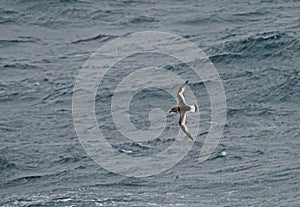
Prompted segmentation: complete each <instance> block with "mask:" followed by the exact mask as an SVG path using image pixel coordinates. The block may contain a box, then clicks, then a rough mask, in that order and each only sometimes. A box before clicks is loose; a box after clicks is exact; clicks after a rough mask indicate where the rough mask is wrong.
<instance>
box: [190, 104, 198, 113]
mask: <svg viewBox="0 0 300 207" xmlns="http://www.w3.org/2000/svg"><path fill="white" fill-rule="evenodd" d="M190 107H191V112H196V111H197V109H198V108H197V106H196V105H190Z"/></svg>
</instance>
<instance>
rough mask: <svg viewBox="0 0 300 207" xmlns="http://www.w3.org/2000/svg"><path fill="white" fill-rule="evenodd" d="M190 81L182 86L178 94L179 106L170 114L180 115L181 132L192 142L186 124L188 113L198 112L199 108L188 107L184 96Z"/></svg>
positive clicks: (194, 106)
mask: <svg viewBox="0 0 300 207" xmlns="http://www.w3.org/2000/svg"><path fill="white" fill-rule="evenodd" d="M188 82H189V81H188V80H187V81H186V82H185V83H184V84H182V86H181V87H180V88H179V90H178V92H177V99H178V104H177V106H175V107H173V108H172V109H171V110H170V112H169V113H171V112H175V113H177V114H178V115H179V121H178V124H179V126H180V128H181V130H182V131H183V132H184V133H185V134H186V135H187V136H188V137H189V138H190V139H192V140H194V139H193V137H192V135H191V133H190V132H189V131H188V128H187V126H186V124H185V122H186V113H187V112H190V111H191V112H196V111H197V106H196V105H187V104H186V103H185V98H184V96H183V93H184V90H185V87H186V85H187V84H188Z"/></svg>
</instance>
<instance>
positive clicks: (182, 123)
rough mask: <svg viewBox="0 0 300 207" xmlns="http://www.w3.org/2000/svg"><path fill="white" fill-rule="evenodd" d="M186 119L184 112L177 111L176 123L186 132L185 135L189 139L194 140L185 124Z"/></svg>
mask: <svg viewBox="0 0 300 207" xmlns="http://www.w3.org/2000/svg"><path fill="white" fill-rule="evenodd" d="M185 121H186V112H184V113H179V121H178V124H179V126H180V128H181V130H182V131H183V132H184V133H185V134H186V136H188V137H189V138H190V139H191V140H194V139H193V137H192V135H191V133H190V132H189V131H188V128H187V126H186V124H185Z"/></svg>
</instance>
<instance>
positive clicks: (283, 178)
mask: <svg viewBox="0 0 300 207" xmlns="http://www.w3.org/2000/svg"><path fill="white" fill-rule="evenodd" d="M299 10H300V2H299V1H292V0H291V1H288V0H286V1H272V0H269V1H266V0H257V1H248V2H246V1H235V0H228V1H215V0H213V1H184V2H182V1H135V0H128V1H119V0H117V1H91V0H86V1H85V0H82V1H77V0H60V1H59V0H50V1H31V0H28V1H26V0H18V1H15V0H12V1H4V0H2V1H0V103H1V105H0V106H1V107H0V143H1V144H0V206H195V207H196V206H299V205H300V187H299V186H300V151H299V149H300V109H299V104H300V98H299V97H300V74H299V73H300V53H299V51H300V42H299V41H300V40H299V37H300V15H299ZM145 30H154V31H164V32H171V33H174V34H177V35H180V36H183V37H185V38H187V39H188V40H190V41H191V42H193V43H195V44H196V45H197V46H199V47H200V48H201V49H203V50H204V51H205V52H206V54H207V55H208V56H209V58H210V60H211V61H212V62H213V63H214V65H215V67H216V69H217V70H218V72H219V74H220V78H221V79H222V82H223V84H224V87H225V93H226V98H227V122H226V126H225V128H224V132H223V136H222V138H221V140H220V143H219V145H218V146H217V148H216V150H215V151H214V153H213V154H212V155H211V156H210V158H209V159H208V160H206V161H205V162H203V163H199V162H197V158H198V155H199V149H200V147H201V145H202V143H203V138H204V136H205V134H206V133H207V129H208V126H209V121H210V116H209V115H210V114H209V110H210V107H209V99H208V96H207V93H206V91H205V87H204V85H203V84H201V82H197V81H193V76H192V73H190V72H185V71H186V69H185V66H184V65H182V64H180V63H178V64H174V65H168V64H167V63H166V62H165V61H164V59H162V60H161V62H160V60H159V58H157V57H156V56H155V54H153V56H151V55H148V56H147V57H142V56H135V57H132V61H134V63H135V64H134V65H135V66H134V67H135V68H139V67H143V66H145V65H149V63H151V62H154V61H157V63H158V64H160V65H161V66H163V67H165V68H168V69H169V70H171V71H175V72H176V73H178V74H181V75H182V76H183V78H185V79H191V80H192V81H191V84H190V87H191V89H192V90H194V91H195V95H196V96H198V97H201V100H203V101H202V102H201V104H202V105H201V108H200V111H201V117H202V119H201V128H200V129H201V132H199V134H198V136H197V141H196V142H195V144H194V145H193V148H192V149H191V151H189V153H188V154H187V156H186V157H185V158H184V159H183V160H181V161H180V162H179V163H178V164H177V165H176V166H174V167H173V168H171V169H169V170H167V171H165V172H163V173H161V174H158V175H154V176H151V177H145V178H133V177H132V178H128V177H122V176H119V175H116V174H114V173H112V172H109V171H106V170H105V169H103V168H101V167H100V166H99V165H97V164H96V163H95V162H94V161H93V160H92V159H91V158H90V157H89V156H88V155H87V153H86V152H85V151H84V149H83V148H82V146H81V145H80V142H79V140H78V138H77V135H76V132H75V128H74V124H73V118H72V94H73V88H74V84H75V80H76V77H77V75H78V74H79V71H80V68H81V67H82V65H83V64H84V62H85V61H86V60H87V59H88V57H89V56H90V55H91V54H92V53H93V52H94V51H95V50H96V49H98V48H99V47H100V46H101V45H103V44H105V43H107V42H108V41H110V40H113V39H114V38H116V37H123V36H126V35H128V34H131V33H133V32H137V31H145ZM130 61H131V60H130V59H129V60H128V62H130ZM136 62H138V63H139V64H136ZM128 65H129V66H130V64H127V66H128ZM121 66H122V64H119V65H117V66H116V68H117V67H121ZM131 69H132V68H130V67H129V68H128V69H126V70H117V69H115V70H113V72H111V73H108V74H107V76H106V79H105V81H106V84H107V85H106V88H105V87H104V88H103V89H102V91H100V92H99V91H98V96H97V98H96V114H97V118H98V122H101V120H102V122H101V124H100V125H101V126H100V127H101V128H102V129H103V130H104V133H106V134H108V135H111V143H112V145H113V146H114V147H116V148H117V149H119V150H125V151H124V152H130V153H131V155H132V156H147V155H149V154H151V153H155V152H156V151H157V150H158V151H159V150H163V148H164V147H166V146H169V145H170V144H171V143H172V142H174V138H172V134H168V135H166V137H163V138H160V139H156V140H154V141H151V142H149V143H146V145H145V146H144V145H140V144H137V143H133V142H129V141H128V140H123V141H122V139H121V137H120V136H119V133H118V132H117V131H115V130H114V126H113V123H112V122H111V119H106V117H104V118H102V117H101V113H102V112H101V109H102V107H101V104H102V102H105V103H106V102H107V101H109V100H110V99H111V96H112V91H111V89H112V88H113V87H115V86H116V84H117V83H118V81H120V80H122V78H123V77H124V76H125V75H126V72H124V71H129V70H131ZM118 71H119V72H118ZM174 84H175V85H178V86H179V85H180V84H181V83H174ZM104 86H105V85H104ZM100 87H101V86H100ZM102 87H103V85H102ZM145 94H146V95H145ZM147 97H159V99H160V100H161V102H162V103H160V106H161V108H162V110H169V108H170V107H172V106H173V104H174V103H175V99H174V98H173V97H171V96H169V95H166V94H165V93H164V92H163V91H160V90H157V89H155V88H152V89H151V88H150V89H145V90H142V91H140V92H139V93H137V95H136V96H135V97H134V99H133V102H132V105H131V107H133V108H135V111H136V113H135V114H132V117H131V120H132V122H133V123H134V124H135V125H136V126H137V128H147V127H149V122H148V121H147V120H146V118H147V116H148V115H147V114H148V113H149V111H145V110H144V108H145V107H144V104H145V103H147V104H148V103H149V107H150V106H154V105H155V103H157V102H151V100H149V99H147ZM151 104H152V105H151ZM155 107H156V106H155ZM107 116H109V114H107ZM173 118H174V120H173V122H172V121H171V122H172V123H173V124H172V125H171V126H170V128H171V129H174V130H178V128H177V117H176V116H174V117H173ZM171 120H172V119H171ZM170 131H172V130H170ZM224 152H226V155H224ZM130 153H129V154H130Z"/></svg>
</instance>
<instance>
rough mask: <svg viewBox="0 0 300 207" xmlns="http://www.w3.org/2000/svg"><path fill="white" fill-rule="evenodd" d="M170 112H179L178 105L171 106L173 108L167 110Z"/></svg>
mask: <svg viewBox="0 0 300 207" xmlns="http://www.w3.org/2000/svg"><path fill="white" fill-rule="evenodd" d="M171 112H175V113H177V112H179V107H178V106H175V107H173V108H172V109H171V110H170V111H169V113H171Z"/></svg>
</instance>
